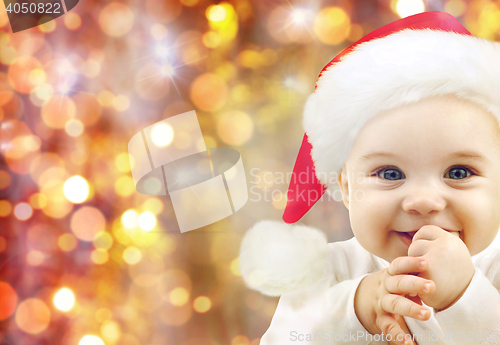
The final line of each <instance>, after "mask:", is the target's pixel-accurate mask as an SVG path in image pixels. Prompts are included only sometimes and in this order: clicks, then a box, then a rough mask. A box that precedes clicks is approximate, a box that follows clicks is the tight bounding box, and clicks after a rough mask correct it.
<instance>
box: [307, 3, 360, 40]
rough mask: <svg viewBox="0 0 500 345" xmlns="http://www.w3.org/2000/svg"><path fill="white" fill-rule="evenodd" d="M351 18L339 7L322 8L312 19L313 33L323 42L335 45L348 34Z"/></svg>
mask: <svg viewBox="0 0 500 345" xmlns="http://www.w3.org/2000/svg"><path fill="white" fill-rule="evenodd" d="M350 24H351V20H350V18H349V16H348V15H347V13H346V12H345V11H344V10H343V9H342V8H340V7H326V8H323V9H322V10H321V11H320V12H319V13H318V15H317V16H316V20H315V21H314V33H315V34H316V37H318V39H319V40H320V41H321V42H322V43H325V44H332V45H336V44H339V43H341V42H343V41H344V40H345V39H346V38H347V37H348V36H349V30H350Z"/></svg>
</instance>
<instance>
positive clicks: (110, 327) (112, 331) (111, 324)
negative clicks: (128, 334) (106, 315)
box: [101, 320, 122, 344]
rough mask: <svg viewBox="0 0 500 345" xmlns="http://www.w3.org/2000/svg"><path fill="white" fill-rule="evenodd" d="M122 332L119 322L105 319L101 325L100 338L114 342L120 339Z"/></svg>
mask: <svg viewBox="0 0 500 345" xmlns="http://www.w3.org/2000/svg"><path fill="white" fill-rule="evenodd" d="M121 334H122V332H121V328H120V324H119V323H118V322H116V321H113V320H106V321H104V322H103V323H102V325H101V335H102V338H103V339H104V340H105V341H106V342H108V343H111V344H114V343H116V342H117V341H118V339H120V336H121Z"/></svg>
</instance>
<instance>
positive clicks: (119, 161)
mask: <svg viewBox="0 0 500 345" xmlns="http://www.w3.org/2000/svg"><path fill="white" fill-rule="evenodd" d="M133 164H134V163H133V158H132V157H131V156H129V154H128V152H122V153H120V154H119V155H117V156H116V157H115V166H116V168H117V169H118V171H120V172H122V173H127V172H129V171H130V169H131V167H133Z"/></svg>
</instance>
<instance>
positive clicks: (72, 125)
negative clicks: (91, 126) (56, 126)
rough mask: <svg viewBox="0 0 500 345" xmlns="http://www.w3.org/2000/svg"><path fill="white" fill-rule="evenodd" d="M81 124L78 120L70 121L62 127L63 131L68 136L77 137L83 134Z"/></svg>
mask: <svg viewBox="0 0 500 345" xmlns="http://www.w3.org/2000/svg"><path fill="white" fill-rule="evenodd" d="M84 128H85V127H84V126H83V123H82V122H81V121H80V120H75V119H71V120H69V121H68V122H66V124H65V125H64V130H65V131H66V133H68V135H69V136H72V137H78V136H80V135H81V134H82V133H83V130H84Z"/></svg>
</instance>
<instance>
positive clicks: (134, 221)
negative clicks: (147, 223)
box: [121, 210, 139, 229]
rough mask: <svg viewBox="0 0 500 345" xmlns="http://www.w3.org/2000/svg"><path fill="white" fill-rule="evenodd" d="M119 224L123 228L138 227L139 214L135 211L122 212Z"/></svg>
mask: <svg viewBox="0 0 500 345" xmlns="http://www.w3.org/2000/svg"><path fill="white" fill-rule="evenodd" d="M121 222H122V224H123V226H124V227H126V228H128V229H133V228H135V227H136V226H137V225H139V214H138V213H137V212H136V211H135V210H127V211H125V212H123V214H122V217H121Z"/></svg>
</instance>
